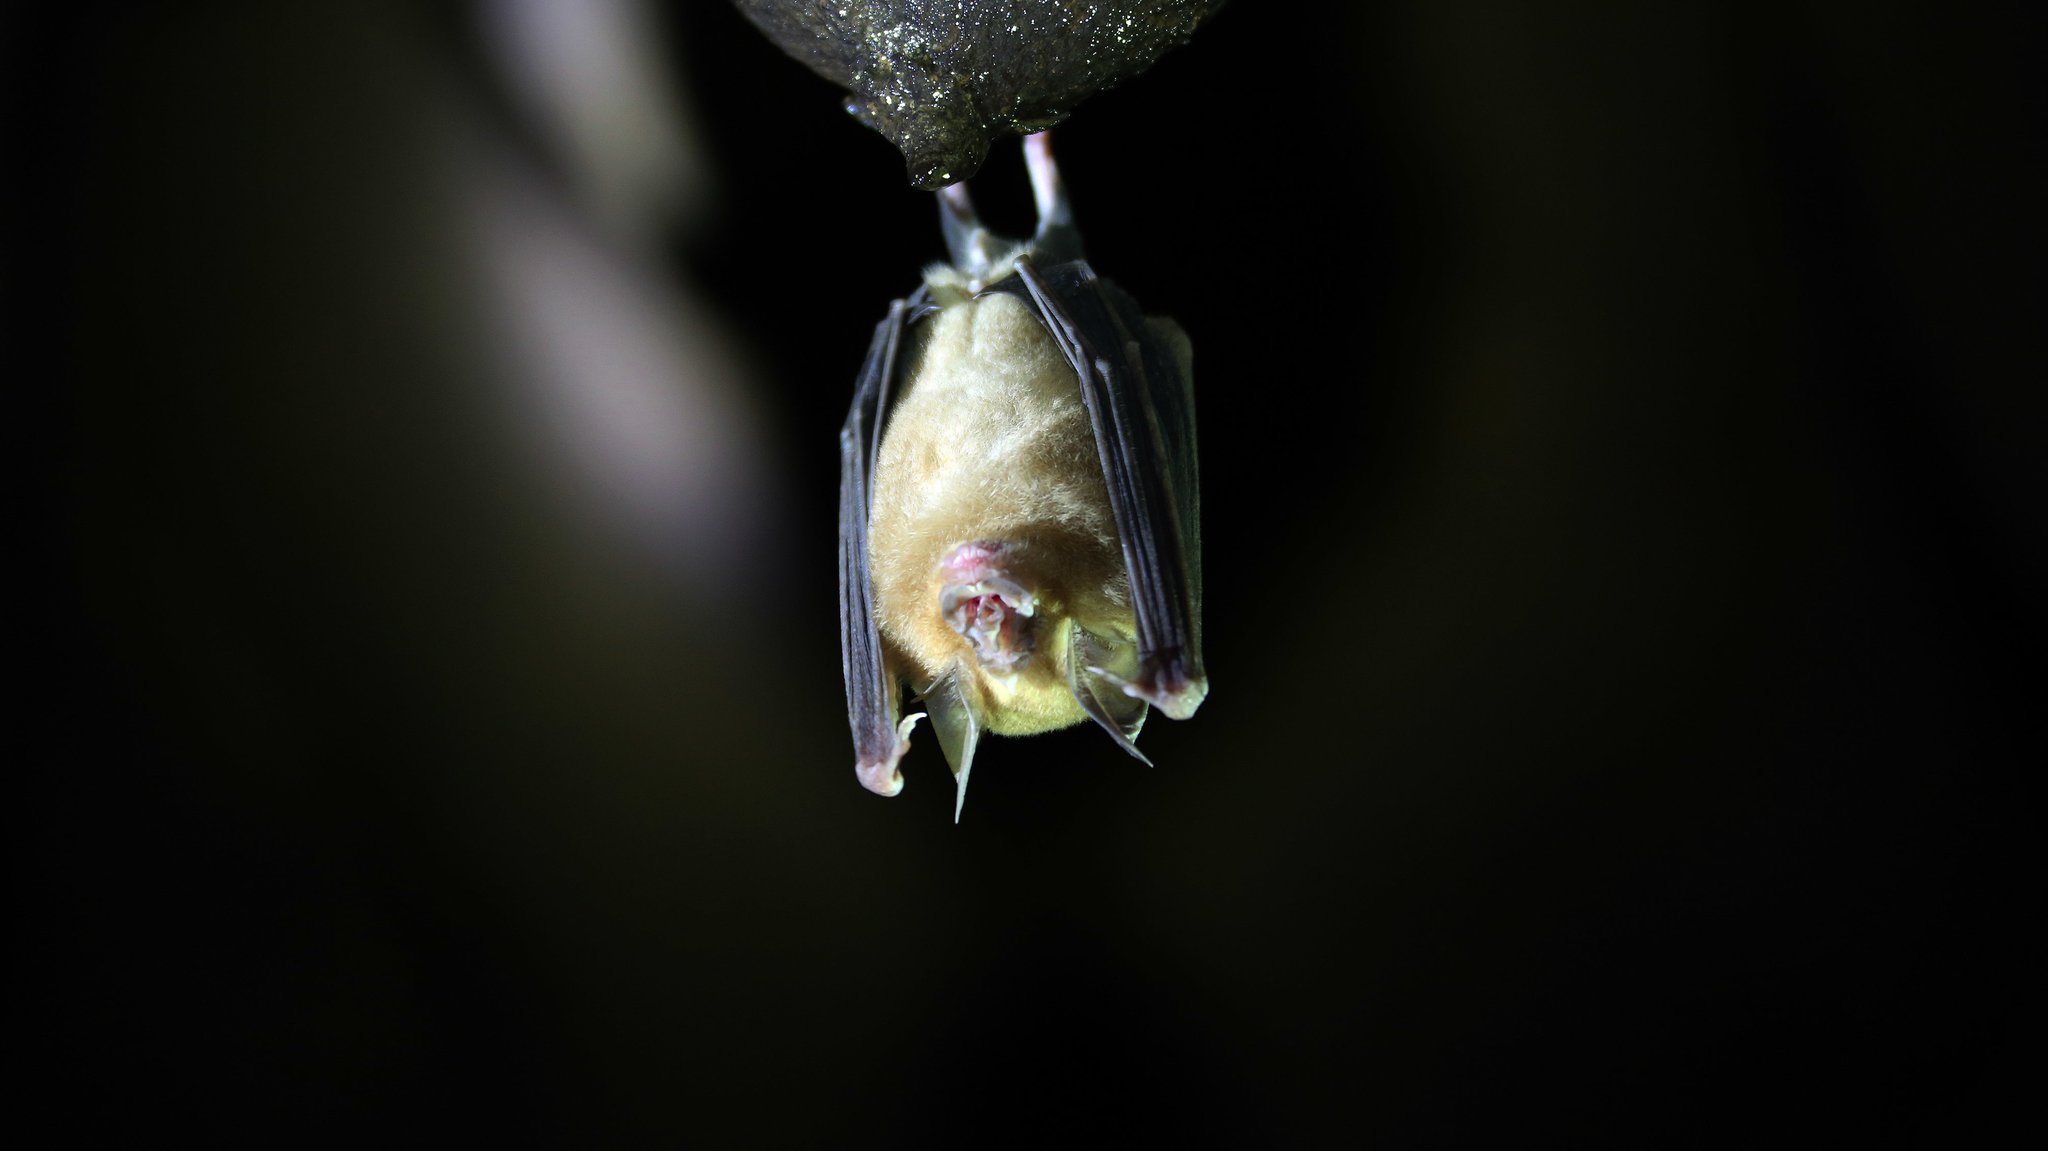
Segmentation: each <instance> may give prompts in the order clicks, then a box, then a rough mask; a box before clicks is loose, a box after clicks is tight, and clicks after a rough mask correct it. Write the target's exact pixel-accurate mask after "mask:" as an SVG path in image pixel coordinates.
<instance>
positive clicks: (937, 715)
mask: <svg viewBox="0 0 2048 1151" xmlns="http://www.w3.org/2000/svg"><path fill="white" fill-rule="evenodd" d="M961 674H962V673H961V672H959V671H957V670H956V671H953V672H948V673H947V674H945V675H943V676H940V677H939V682H937V683H935V684H933V685H932V687H931V690H929V691H927V692H925V693H924V709H925V713H926V714H928V715H930V716H931V720H932V731H933V732H934V733H936V734H937V735H938V737H939V750H941V751H943V752H945V753H946V762H947V763H948V764H950V765H951V766H952V768H953V786H954V788H955V795H954V797H953V822H954V823H958V822H960V809H961V807H963V806H964V805H965V804H966V803H967V773H968V771H969V770H970V769H972V768H973V767H974V745H975V744H976V743H979V742H980V741H981V716H980V715H978V714H976V712H975V710H974V702H973V701H972V700H970V699H969V698H968V697H967V695H966V692H965V690H964V689H963V688H962V687H961V686H960V675H961Z"/></svg>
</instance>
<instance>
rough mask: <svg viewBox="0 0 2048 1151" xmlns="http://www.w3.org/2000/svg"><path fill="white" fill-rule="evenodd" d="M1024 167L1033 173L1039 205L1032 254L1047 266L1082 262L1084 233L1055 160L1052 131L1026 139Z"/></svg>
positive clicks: (1032, 186) (1033, 134)
mask: <svg viewBox="0 0 2048 1151" xmlns="http://www.w3.org/2000/svg"><path fill="white" fill-rule="evenodd" d="M1024 167H1025V169H1026V170H1027V171H1028V172H1029V173H1030V174H1031V199H1032V201H1033V202H1034V203H1035V204H1036V205H1037V206H1038V230H1037V231H1035V232H1033V233H1032V236H1031V248H1032V251H1033V252H1034V253H1036V255H1037V256H1038V258H1039V260H1040V261H1041V262H1043V263H1046V264H1059V263H1065V262H1066V261H1068V260H1078V259H1080V258H1081V233H1080V232H1079V231H1078V230H1076V229H1075V227H1074V206H1073V203H1072V202H1071V201H1069V200H1068V199H1067V185H1066V183H1065V181H1063V180H1061V179H1060V166H1059V164H1058V163H1057V162H1055V161H1054V160H1053V158H1052V133H1051V132H1033V133H1032V134H1031V135H1029V136H1026V137H1024Z"/></svg>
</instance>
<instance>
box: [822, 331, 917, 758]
mask: <svg viewBox="0 0 2048 1151" xmlns="http://www.w3.org/2000/svg"><path fill="white" fill-rule="evenodd" d="M910 307H911V304H910V302H908V301H904V300H897V301H896V302H894V303H892V304H890V305H889V315H888V316H887V317H886V318H885V319H883V320H882V322H881V323H878V324H876V325H875V338H874V340H873V342H871V343H870V344H869V345H868V355H867V361H866V362H865V363H864V364H863V365H862V366H861V371H860V381H859V383H858V384H856V385H855V387H854V393H853V408H852V410H851V411H849V412H847V413H846V426H845V427H843V428H841V429H840V431H839V662H840V669H841V671H842V673H843V674H844V675H845V677H846V719H847V722H848V723H849V724H850V725H851V726H852V728H853V747H854V754H855V756H856V760H855V770H856V771H857V772H858V773H859V774H860V781H861V782H862V783H863V784H865V785H867V787H868V788H869V789H870V790H872V791H876V792H879V793H881V794H883V795H894V794H896V792H897V791H899V790H901V788H902V786H903V780H902V777H901V776H900V775H899V774H898V773H897V771H896V763H897V761H898V760H900V759H902V758H903V752H904V750H905V749H906V748H908V747H909V743H908V741H907V740H905V739H904V738H903V735H902V733H901V732H899V730H898V728H897V716H898V713H899V712H900V710H901V708H900V700H899V693H900V688H899V685H898V683H897V680H896V675H895V673H894V672H892V671H891V670H890V669H889V667H888V663H887V660H886V659H885V658H884V656H883V653H882V635H881V632H880V630H879V629H878V628H877V627H876V625H875V593H874V584H873V581H872V580H871V579H870V577H869V574H868V508H869V506H870V504H871V502H872V493H871V492H870V490H869V484H870V482H871V481H872V479H873V476H874V467H875V456H876V453H877V451H878V450H879V448H880V445H881V439H882V423H883V421H884V420H885V419H886V418H887V416H888V412H889V402H890V391H891V388H892V385H893V384H894V382H895V377H896V361H897V356H898V353H899V352H900V351H901V347H902V343H903V329H904V323H905V321H904V317H905V315H906V314H907V313H908V311H909V309H910Z"/></svg>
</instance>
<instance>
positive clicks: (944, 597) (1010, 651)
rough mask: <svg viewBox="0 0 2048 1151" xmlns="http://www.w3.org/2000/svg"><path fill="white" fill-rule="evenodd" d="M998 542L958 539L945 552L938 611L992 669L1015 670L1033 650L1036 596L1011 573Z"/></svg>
mask: <svg viewBox="0 0 2048 1151" xmlns="http://www.w3.org/2000/svg"><path fill="white" fill-rule="evenodd" d="M1004 550H1005V549H1004V547H1003V545H1002V544H1001V543H999V542H993V541H982V542H977V543H971V544H962V545H960V546H959V547H957V548H955V549H953V553H952V554H951V555H949V556H947V557H946V559H945V562H944V564H943V568H944V571H945V575H946V580H947V582H946V585H945V587H944V588H943V589H942V590H941V591H940V592H939V614H940V615H942V616H944V617H945V620H946V623H947V624H948V625H949V626H950V627H952V629H953V630H954V631H956V632H958V633H959V634H960V636H961V638H963V639H965V640H966V641H967V642H968V645H969V646H971V647H973V648H974V656H975V658H976V659H978V660H980V661H981V665H982V666H983V667H985V668H987V669H988V670H990V671H999V672H1007V671H1015V670H1017V668H1018V667H1020V666H1022V665H1023V663H1024V661H1025V660H1026V658H1028V657H1029V656H1030V654H1031V648H1032V635H1031V616H1032V615H1033V614H1034V613H1035V612H1036V611H1037V601H1036V597H1035V596H1033V595H1032V594H1031V593H1030V592H1029V591H1028V590H1026V589H1025V588H1024V586H1023V585H1022V584H1020V583H1018V582H1017V581H1016V580H1015V579H1013V578H1011V575H1010V572H1009V571H1008V570H1007V568H1006V567H1005V566H1004V563H1003V561H1004V559H1005V555H1004Z"/></svg>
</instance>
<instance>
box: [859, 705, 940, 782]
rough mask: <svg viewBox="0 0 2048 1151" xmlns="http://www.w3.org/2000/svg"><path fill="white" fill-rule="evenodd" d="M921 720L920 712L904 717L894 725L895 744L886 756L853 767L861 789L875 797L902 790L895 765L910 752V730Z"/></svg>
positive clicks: (861, 762)
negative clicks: (863, 788)
mask: <svg viewBox="0 0 2048 1151" xmlns="http://www.w3.org/2000/svg"><path fill="white" fill-rule="evenodd" d="M923 718H924V713H923V712H921V711H920V712H915V713H913V714H911V715H907V716H904V717H903V722H902V723H899V724H897V725H896V742H895V743H894V744H893V745H892V746H891V747H890V748H889V752H888V754H886V755H884V756H883V757H882V758H881V759H878V760H876V761H874V762H872V763H869V762H866V761H860V762H856V763H855V764H854V765H853V773H854V774H855V775H857V776H859V777H860V783H861V786H862V787H865V788H867V789H868V790H869V791H872V792H874V793H875V794H876V795H895V794H896V793H897V792H899V791H902V790H903V773H902V772H901V771H899V770H897V767H896V765H897V764H898V763H901V762H902V761H903V753H904V752H906V751H909V750H910V729H911V728H913V727H916V726H917V721H918V720H920V719H923Z"/></svg>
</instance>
